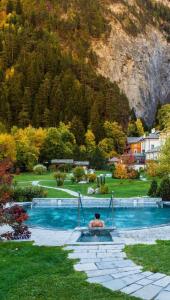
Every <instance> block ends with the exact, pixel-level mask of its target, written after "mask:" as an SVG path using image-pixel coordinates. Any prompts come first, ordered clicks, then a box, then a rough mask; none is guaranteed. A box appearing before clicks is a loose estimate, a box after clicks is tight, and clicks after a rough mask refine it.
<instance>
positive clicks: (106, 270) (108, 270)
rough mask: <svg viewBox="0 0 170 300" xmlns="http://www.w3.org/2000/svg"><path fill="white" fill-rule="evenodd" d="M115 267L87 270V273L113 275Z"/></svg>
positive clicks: (95, 275)
mask: <svg viewBox="0 0 170 300" xmlns="http://www.w3.org/2000/svg"><path fill="white" fill-rule="evenodd" d="M114 271H115V269H105V270H95V271H87V272H86V274H87V276H88V277H97V276H102V275H111V274H112V273H114Z"/></svg>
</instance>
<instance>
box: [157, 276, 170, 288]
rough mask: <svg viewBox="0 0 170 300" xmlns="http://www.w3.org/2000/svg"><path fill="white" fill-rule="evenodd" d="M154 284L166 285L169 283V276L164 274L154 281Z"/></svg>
mask: <svg viewBox="0 0 170 300" xmlns="http://www.w3.org/2000/svg"><path fill="white" fill-rule="evenodd" d="M154 284H156V285H159V286H162V287H166V286H167V285H168V284H170V276H165V277H163V278H161V279H159V280H157V281H155V282H154Z"/></svg>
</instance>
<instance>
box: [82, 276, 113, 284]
mask: <svg viewBox="0 0 170 300" xmlns="http://www.w3.org/2000/svg"><path fill="white" fill-rule="evenodd" d="M111 280H112V277H111V276H109V275H104V276H98V277H91V278H89V279H88V280H87V281H88V282H90V283H103V282H106V281H111Z"/></svg>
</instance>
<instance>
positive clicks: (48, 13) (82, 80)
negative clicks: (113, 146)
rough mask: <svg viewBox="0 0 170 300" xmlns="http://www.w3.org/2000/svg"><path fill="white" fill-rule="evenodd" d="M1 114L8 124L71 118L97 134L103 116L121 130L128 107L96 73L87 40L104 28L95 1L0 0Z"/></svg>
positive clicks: (99, 134) (44, 123)
mask: <svg viewBox="0 0 170 300" xmlns="http://www.w3.org/2000/svg"><path fill="white" fill-rule="evenodd" d="M0 7H1V11H0V16H1V18H0V20H1V21H0V26H1V29H0V118H1V121H2V122H5V125H6V126H7V127H8V128H10V127H12V126H13V125H18V126H20V127H25V126H27V125H28V124H32V125H33V126H35V127H39V126H43V127H49V126H57V125H58V124H59V122H60V121H63V122H65V123H67V122H68V121H71V122H72V123H73V127H77V131H78V134H82V133H83V134H84V132H85V130H86V129H87V126H88V125H89V124H91V128H92V130H93V131H94V133H95V134H96V137H97V139H98V140H99V139H100V138H102V124H103V122H104V120H111V121H117V122H118V123H120V124H122V125H123V127H124V128H125V127H126V125H127V122H128V114H129V106H128V100H127V98H126V96H125V95H124V94H123V93H121V92H120V90H119V88H118V86H117V85H116V84H113V83H110V82H109V80H107V79H105V78H103V77H102V76H97V75H96V73H95V68H94V65H95V64H96V63H97V59H96V56H95V54H94V53H93V52H92V50H91V47H90V40H91V39H98V38H104V35H105V34H107V32H108V31H109V26H108V24H107V22H106V20H105V18H104V13H103V11H102V6H101V5H99V1H98V0H93V1H86V0H80V1H76V0H72V1H63V0H54V1H52V0H50V1H45V0H42V1H33V0H29V1H27V0H23V1H20V0H16V1H14V0H8V1H1V2H0Z"/></svg>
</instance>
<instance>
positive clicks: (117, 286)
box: [102, 279, 126, 291]
mask: <svg viewBox="0 0 170 300" xmlns="http://www.w3.org/2000/svg"><path fill="white" fill-rule="evenodd" d="M102 285H103V286H104V287H106V288H108V289H110V290H112V291H118V290H121V289H122V288H124V287H125V286H126V284H125V282H124V281H123V280H122V279H113V280H111V281H107V282H104V283H103V284H102Z"/></svg>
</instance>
